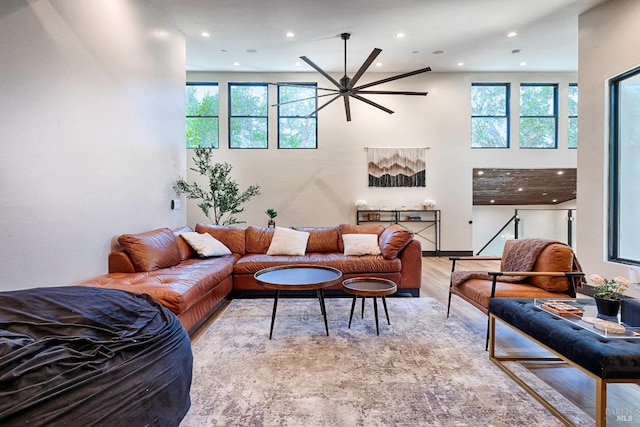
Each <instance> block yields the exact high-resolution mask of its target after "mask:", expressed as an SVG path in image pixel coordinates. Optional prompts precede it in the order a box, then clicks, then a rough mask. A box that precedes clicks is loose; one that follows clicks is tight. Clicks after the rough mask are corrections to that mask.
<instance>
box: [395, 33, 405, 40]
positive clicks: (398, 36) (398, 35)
mask: <svg viewBox="0 0 640 427" xmlns="http://www.w3.org/2000/svg"><path fill="white" fill-rule="evenodd" d="M403 37H404V33H398V34H396V38H397V39H401V38H403Z"/></svg>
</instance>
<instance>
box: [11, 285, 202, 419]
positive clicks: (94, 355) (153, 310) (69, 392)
mask: <svg viewBox="0 0 640 427" xmlns="http://www.w3.org/2000/svg"><path fill="white" fill-rule="evenodd" d="M192 362H193V356H192V353H191V345H190V341H189V337H188V336H187V334H186V332H185V331H184V329H183V328H182V326H181V324H180V322H179V321H178V319H177V318H176V317H175V316H174V315H173V314H172V313H171V312H170V311H169V310H167V309H166V308H164V307H162V306H161V305H160V304H158V303H157V302H155V301H154V300H153V299H152V298H151V297H149V296H148V295H139V294H133V293H129V292H124V291H118V290H112V289H100V288H93V287H88V286H67V287H53V288H35V289H28V290H22V291H12V292H1V293H0V425H2V426H14V425H15V426H17V425H20V426H58V425H66V426H76V425H82V426H94V425H95V426H98V425H100V426H107V425H108V426H145V425H157V426H177V425H178V424H179V423H180V421H181V420H182V418H183V417H184V416H185V415H186V413H187V411H188V410H189V407H190V404H191V403H190V399H189V389H190V387H191V369H192Z"/></svg>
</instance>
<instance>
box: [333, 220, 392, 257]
mask: <svg viewBox="0 0 640 427" xmlns="http://www.w3.org/2000/svg"><path fill="white" fill-rule="evenodd" d="M383 231H384V225H382V224H362V225H353V224H341V225H340V234H377V235H378V236H380V235H381V234H382V232H383ZM338 249H339V252H344V243H343V242H342V239H339V240H338Z"/></svg>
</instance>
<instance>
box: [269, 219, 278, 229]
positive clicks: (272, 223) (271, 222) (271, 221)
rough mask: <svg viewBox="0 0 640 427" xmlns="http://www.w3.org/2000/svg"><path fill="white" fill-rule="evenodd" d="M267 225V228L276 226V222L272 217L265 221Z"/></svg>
mask: <svg viewBox="0 0 640 427" xmlns="http://www.w3.org/2000/svg"><path fill="white" fill-rule="evenodd" d="M267 227H268V228H276V222H275V221H274V220H272V219H270V220H269V222H268V223H267Z"/></svg>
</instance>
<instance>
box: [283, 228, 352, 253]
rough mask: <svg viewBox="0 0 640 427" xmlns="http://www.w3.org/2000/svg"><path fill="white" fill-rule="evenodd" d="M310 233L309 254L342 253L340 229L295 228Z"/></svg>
mask: <svg viewBox="0 0 640 427" xmlns="http://www.w3.org/2000/svg"><path fill="white" fill-rule="evenodd" d="M293 229H294V230H298V231H306V232H308V233H309V241H308V242H307V252H308V253H313V252H317V253H331V252H342V251H341V250H340V244H339V241H340V227H337V226H336V227H293Z"/></svg>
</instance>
